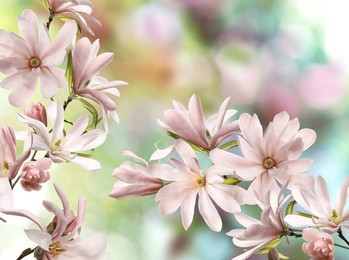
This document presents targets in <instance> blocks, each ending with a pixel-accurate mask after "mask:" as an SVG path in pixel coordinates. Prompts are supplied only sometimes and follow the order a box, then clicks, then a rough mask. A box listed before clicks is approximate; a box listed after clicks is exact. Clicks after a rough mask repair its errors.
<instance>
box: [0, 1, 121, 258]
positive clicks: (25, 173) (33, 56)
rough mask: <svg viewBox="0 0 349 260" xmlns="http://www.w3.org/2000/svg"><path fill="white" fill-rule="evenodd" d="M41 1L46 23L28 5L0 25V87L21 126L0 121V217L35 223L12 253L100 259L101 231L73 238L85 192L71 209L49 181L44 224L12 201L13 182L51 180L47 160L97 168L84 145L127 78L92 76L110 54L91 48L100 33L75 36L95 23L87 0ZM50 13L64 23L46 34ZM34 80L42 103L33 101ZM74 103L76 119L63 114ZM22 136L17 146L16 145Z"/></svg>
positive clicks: (98, 132)
mask: <svg viewBox="0 0 349 260" xmlns="http://www.w3.org/2000/svg"><path fill="white" fill-rule="evenodd" d="M42 2H43V4H44V5H45V7H46V8H47V10H48V12H49V14H48V20H47V23H42V22H41V21H40V17H37V15H36V14H35V12H34V11H32V10H24V11H23V13H22V15H21V16H19V17H17V21H18V28H19V35H17V34H14V33H11V32H7V31H4V30H0V38H1V44H0V51H1V55H0V72H1V73H3V74H5V77H4V79H3V80H2V81H1V82H0V88H2V89H11V90H12V92H11V93H10V94H9V97H8V99H9V103H10V104H11V105H12V106H14V107H18V108H21V110H22V112H19V113H18V120H19V121H20V122H21V123H23V129H26V130H24V131H19V132H16V133H15V132H14V130H13V129H12V128H11V127H9V126H7V127H2V128H0V140H1V141H0V212H1V213H2V214H5V215H6V216H5V215H4V218H3V217H0V220H1V221H3V222H6V220H5V218H8V217H10V216H21V217H25V218H28V219H30V220H31V221H33V222H34V223H35V224H36V225H37V226H38V227H39V229H30V230H26V231H25V233H26V234H27V236H28V238H29V239H30V240H32V241H33V242H35V243H36V244H37V247H35V248H34V249H26V250H24V251H23V252H22V254H21V255H20V256H19V258H18V259H22V258H24V257H26V256H28V255H30V254H32V253H34V257H35V258H36V259H38V260H42V259H97V260H103V259H107V258H108V252H107V249H106V238H105V237H104V236H102V235H100V236H96V237H94V238H91V239H87V240H82V239H81V238H80V231H81V226H82V224H83V220H84V214H85V203H86V202H85V199H80V200H79V206H78V212H77V215H75V214H74V213H73V211H71V210H70V207H69V201H68V197H67V196H66V195H65V193H64V192H63V191H62V190H61V189H60V188H59V187H58V185H57V184H54V188H55V190H56V192H57V194H58V196H59V198H60V199H61V201H62V204H63V209H60V207H59V206H57V205H56V204H54V203H53V202H50V201H44V202H43V206H44V207H45V208H46V209H47V210H48V211H49V212H51V213H53V214H54V218H53V220H52V221H51V222H50V223H49V224H48V225H44V221H43V220H41V219H40V218H39V217H37V216H35V215H34V214H33V213H32V212H30V211H28V210H24V209H19V208H15V206H14V205H16V203H14V202H16V194H15V193H14V192H13V189H14V187H15V186H16V185H17V183H20V184H21V185H20V186H21V187H22V189H23V190H24V191H27V192H30V191H31V192H35V191H38V190H40V189H41V188H42V186H43V185H46V183H47V182H48V181H49V180H50V179H51V174H52V171H50V169H51V166H52V165H53V164H61V163H69V162H73V163H75V164H77V165H79V166H81V167H83V168H85V169H86V170H88V171H94V170H98V169H100V168H101V165H100V163H99V162H98V161H97V160H95V159H93V158H92V157H93V154H92V153H91V152H92V151H93V150H94V149H95V148H97V147H99V146H101V145H102V144H103V143H104V142H105V140H106V137H107V135H108V126H107V124H108V122H107V120H108V118H109V117H112V118H113V119H114V120H115V121H117V122H118V116H117V113H116V104H115V97H118V96H119V91H118V90H117V89H116V88H117V87H118V86H122V85H127V83H126V82H124V81H119V80H114V81H108V80H107V79H106V78H104V77H101V76H99V73H100V71H101V70H102V69H103V68H105V67H106V66H107V65H108V64H109V63H110V62H111V61H112V59H113V54H112V53H102V54H100V55H98V51H99V39H97V40H95V41H94V42H93V43H91V42H90V40H89V39H88V38H86V37H80V35H79V32H80V31H81V30H84V31H86V32H87V33H89V34H92V35H94V32H93V26H96V25H99V26H100V25H101V24H100V22H99V21H98V20H97V19H96V18H95V17H94V16H93V15H92V7H93V5H92V3H91V1H90V0H83V1H76V0H71V1H60V0H45V1H42ZM56 17H57V18H62V20H63V21H64V23H63V25H62V26H61V28H60V29H59V30H58V32H57V33H56V34H55V35H56V36H55V37H54V38H52V37H51V33H50V25H51V24H52V22H54V20H55V18H56ZM38 85H40V89H41V96H42V98H43V99H44V100H46V101H45V105H44V104H43V103H40V102H37V101H36V100H34V99H35V95H34V94H35V92H36V89H37V87H38ZM62 97H63V99H62ZM73 102H75V103H77V104H76V105H75V107H74V110H76V107H79V106H80V108H81V109H80V110H79V109H78V110H77V111H79V112H80V113H81V114H80V116H79V117H78V118H77V119H76V120H71V119H70V118H68V112H67V111H69V108H70V107H71V105H69V104H70V103H73ZM21 141H24V145H21V144H19V143H20V142H21ZM19 147H23V149H22V151H20V148H19ZM17 154H20V155H19V156H18V155H17ZM1 224H3V223H2V222H1Z"/></svg>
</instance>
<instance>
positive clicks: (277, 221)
mask: <svg viewBox="0 0 349 260" xmlns="http://www.w3.org/2000/svg"><path fill="white" fill-rule="evenodd" d="M286 186H287V183H286V185H284V186H283V188H282V189H281V190H279V191H278V194H277V195H276V196H275V192H276V190H269V191H268V192H266V193H265V196H264V197H256V200H257V202H258V205H259V207H260V208H261V209H262V213H261V220H257V219H254V218H252V217H250V216H248V215H245V214H243V213H235V214H234V216H235V218H236V220H237V221H238V222H239V223H240V224H241V225H243V226H244V227H245V229H233V230H231V231H229V232H228V233H227V235H229V236H232V237H233V243H234V244H235V245H236V246H238V247H244V248H245V247H253V248H251V249H249V250H248V251H246V252H245V253H243V254H241V255H239V256H237V257H234V258H233V259H234V260H244V259H248V258H249V257H251V256H252V255H253V254H255V253H257V252H258V251H260V250H262V249H264V248H269V249H271V248H273V247H275V246H276V245H277V244H278V242H279V241H280V237H281V236H283V235H284V233H285V229H286V228H285V224H284V222H283V216H282V213H283V210H284V207H285V205H286V204H287V203H288V202H289V200H290V198H291V195H288V196H286V197H283V194H284V191H285V190H286ZM255 195H256V194H255ZM274 243H275V244H274Z"/></svg>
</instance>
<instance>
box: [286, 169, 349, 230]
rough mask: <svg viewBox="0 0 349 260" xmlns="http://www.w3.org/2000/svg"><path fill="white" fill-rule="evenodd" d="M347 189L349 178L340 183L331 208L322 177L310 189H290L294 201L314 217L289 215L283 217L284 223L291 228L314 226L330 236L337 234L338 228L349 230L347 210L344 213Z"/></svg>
mask: <svg viewBox="0 0 349 260" xmlns="http://www.w3.org/2000/svg"><path fill="white" fill-rule="evenodd" d="M312 188H313V189H312ZM348 188H349V177H347V178H345V180H344V182H343V183H342V186H341V188H340V190H339V193H338V196H337V199H336V202H335V205H334V207H332V206H331V203H330V195H329V193H328V189H327V185H326V181H325V180H324V178H323V177H322V176H319V177H317V179H316V180H315V182H314V185H312V186H311V187H309V186H303V185H298V186H295V187H294V188H293V189H292V195H293V197H294V199H295V200H296V201H297V203H298V204H299V205H300V206H301V207H302V208H303V209H304V210H306V211H308V212H309V213H310V214H311V215H313V216H314V217H313V218H310V217H305V216H299V215H293V214H290V215H287V216H286V217H285V222H287V223H288V224H289V225H291V226H293V227H305V226H316V227H319V228H321V229H322V230H323V231H325V232H327V233H330V234H332V233H335V232H337V231H338V229H339V228H340V227H344V228H349V210H348V209H347V210H346V211H344V207H345V205H346V203H347V198H348V195H349V192H348Z"/></svg>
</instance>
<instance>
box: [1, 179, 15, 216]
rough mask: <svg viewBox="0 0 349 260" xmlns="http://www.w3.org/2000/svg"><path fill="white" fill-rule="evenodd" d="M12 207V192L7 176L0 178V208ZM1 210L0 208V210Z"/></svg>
mask: <svg viewBox="0 0 349 260" xmlns="http://www.w3.org/2000/svg"><path fill="white" fill-rule="evenodd" d="M12 207H13V192H12V188H11V185H10V182H9V179H8V178H7V177H1V178H0V209H11V208H12ZM0 212H1V210H0Z"/></svg>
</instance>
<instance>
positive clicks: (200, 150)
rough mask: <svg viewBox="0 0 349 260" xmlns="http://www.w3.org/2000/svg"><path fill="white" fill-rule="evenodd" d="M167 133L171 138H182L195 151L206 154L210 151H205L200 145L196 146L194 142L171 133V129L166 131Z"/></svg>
mask: <svg viewBox="0 0 349 260" xmlns="http://www.w3.org/2000/svg"><path fill="white" fill-rule="evenodd" d="M167 134H168V135H169V136H171V137H172V138H174V139H176V140H177V139H182V140H183V141H185V142H186V143H187V144H189V145H190V146H191V148H193V150H194V151H195V152H198V153H202V154H204V155H207V156H209V155H210V151H207V150H205V149H203V148H201V147H200V146H198V145H196V144H193V143H192V142H190V141H188V140H187V139H184V138H182V137H181V136H179V135H177V134H175V133H173V132H171V131H167Z"/></svg>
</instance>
